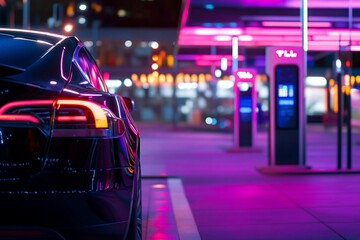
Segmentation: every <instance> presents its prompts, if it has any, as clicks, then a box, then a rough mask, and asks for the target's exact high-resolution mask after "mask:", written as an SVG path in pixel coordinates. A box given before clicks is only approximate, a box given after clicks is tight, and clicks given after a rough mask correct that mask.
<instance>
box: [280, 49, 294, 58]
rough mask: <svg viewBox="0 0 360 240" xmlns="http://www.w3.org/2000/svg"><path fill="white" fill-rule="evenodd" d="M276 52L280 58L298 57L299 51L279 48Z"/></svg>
mask: <svg viewBox="0 0 360 240" xmlns="http://www.w3.org/2000/svg"><path fill="white" fill-rule="evenodd" d="M275 52H276V54H277V55H278V57H279V58H296V57H297V53H296V52H294V50H282V49H279V50H276V51H275Z"/></svg>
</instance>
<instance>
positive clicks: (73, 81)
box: [0, 29, 141, 239]
mask: <svg viewBox="0 0 360 240" xmlns="http://www.w3.org/2000/svg"><path fill="white" fill-rule="evenodd" d="M1 42H3V43H5V42H6V46H7V47H8V49H7V50H6V51H4V52H7V54H8V58H6V57H0V211H1V212H2V218H0V233H1V231H2V230H4V229H5V230H6V229H8V230H9V231H8V233H12V231H13V229H26V230H24V231H23V230H21V231H19V233H20V234H22V233H25V234H26V233H27V231H28V230H29V229H30V230H31V229H35V230H34V231H30V232H31V233H32V234H34V233H38V232H43V233H44V234H45V233H46V234H50V235H51V236H53V235H54V234H55V235H56V236H63V237H66V239H78V238H79V236H82V237H83V236H85V235H84V234H86V236H88V237H87V239H119V238H120V239H121V238H124V237H125V236H126V235H127V234H128V231H130V230H129V226H130V225H131V224H130V222H131V221H134V220H132V219H131V216H132V215H134V214H133V213H132V211H134V207H133V206H138V205H139V204H138V203H137V202H138V200H139V197H140V198H141V194H139V193H138V191H139V190H140V191H141V189H139V188H141V183H140V181H141V178H140V134H139V131H138V130H137V128H136V125H135V123H134V121H133V119H132V118H131V114H130V112H129V110H132V109H128V106H127V105H126V101H128V99H126V100H124V98H123V97H122V96H119V95H116V94H110V93H109V92H108V90H107V87H106V85H105V81H104V80H103V77H102V75H101V72H100V70H99V68H98V66H97V65H96V62H95V60H94V59H93V58H92V56H91V55H90V53H89V52H88V51H87V50H86V48H85V47H84V46H83V44H82V42H81V41H79V39H77V38H76V37H65V36H60V35H54V34H50V33H42V32H35V31H27V30H15V29H0V43H1ZM3 46H5V45H1V44H0V49H1V50H2V47H3ZM32 47H33V49H31V50H29V52H28V53H27V54H25V55H21V53H22V52H23V51H26V49H28V48H32ZM11 49H12V50H13V51H14V52H13V54H18V55H19V56H22V57H19V56H15V57H14V56H11V53H12V52H11ZM19 51H21V52H19ZM140 200H141V199H140ZM134 204H135V205H134ZM139 206H140V207H137V208H135V211H141V209H140V210H139V209H138V208H141V205H139ZM4 227H5V228H4ZM36 229H38V230H36ZM39 229H40V230H39ZM30 235H31V234H30ZM50 235H49V236H50ZM2 236H3V235H2Z"/></svg>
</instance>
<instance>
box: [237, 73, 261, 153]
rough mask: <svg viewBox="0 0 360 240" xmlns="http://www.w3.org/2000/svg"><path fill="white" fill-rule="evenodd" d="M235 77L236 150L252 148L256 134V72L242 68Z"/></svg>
mask: <svg viewBox="0 0 360 240" xmlns="http://www.w3.org/2000/svg"><path fill="white" fill-rule="evenodd" d="M234 75H235V82H234V148H235V149H236V148H244V147H252V146H254V139H255V134H256V91H255V77H256V71H255V70H254V69H247V68H241V69H238V70H237V71H236V72H235V74H234Z"/></svg>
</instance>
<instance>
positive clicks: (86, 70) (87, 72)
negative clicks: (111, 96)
mask: <svg viewBox="0 0 360 240" xmlns="http://www.w3.org/2000/svg"><path fill="white" fill-rule="evenodd" d="M75 62H76V65H77V66H78V67H79V69H80V71H81V73H82V74H83V76H84V77H85V80H86V81H87V82H88V83H90V84H91V86H93V87H94V88H95V89H97V90H99V91H103V92H108V90H107V87H106V84H105V81H104V79H103V77H102V75H101V72H100V70H99V68H98V66H97V64H96V62H95V60H94V59H93V58H92V57H91V55H90V53H89V52H88V51H87V50H86V49H85V48H84V47H82V48H81V49H80V50H79V53H78V55H77V57H76V59H75Z"/></svg>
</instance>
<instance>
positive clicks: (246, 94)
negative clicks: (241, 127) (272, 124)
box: [239, 83, 252, 123]
mask: <svg viewBox="0 0 360 240" xmlns="http://www.w3.org/2000/svg"><path fill="white" fill-rule="evenodd" d="M239 91H240V92H239V107H240V109H239V121H240V122H242V123H246V122H251V121H252V95H251V92H252V85H251V84H250V83H241V84H240V86H239Z"/></svg>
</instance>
